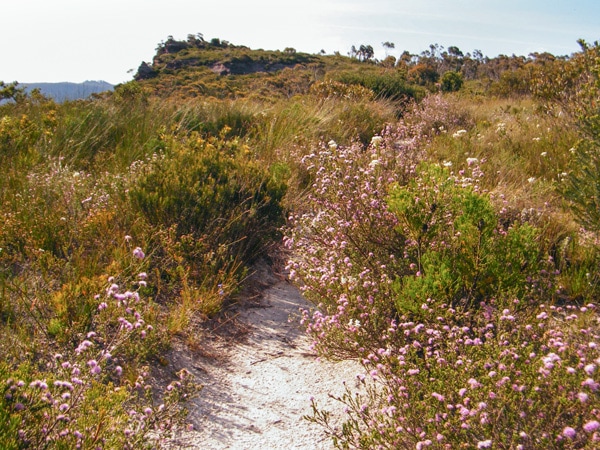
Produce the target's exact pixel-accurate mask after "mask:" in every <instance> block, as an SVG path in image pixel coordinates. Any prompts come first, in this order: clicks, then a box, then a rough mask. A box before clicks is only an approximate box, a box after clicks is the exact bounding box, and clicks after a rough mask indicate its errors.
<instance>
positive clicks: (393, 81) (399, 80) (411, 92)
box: [334, 71, 422, 101]
mask: <svg viewBox="0 0 600 450" xmlns="http://www.w3.org/2000/svg"><path fill="white" fill-rule="evenodd" d="M334 80H335V81H338V82H340V83H345V84H349V85H359V86H362V87H365V88H368V89H370V90H371V91H373V93H374V94H375V96H376V97H379V98H385V99H389V100H394V101H408V100H410V99H415V98H416V99H418V98H421V97H422V92H421V91H420V90H418V89H416V88H415V87H413V86H410V85H409V84H408V83H407V81H406V78H405V77H404V76H403V75H402V73H401V72H391V73H388V72H382V73H378V72H374V71H360V72H341V73H339V74H337V75H336V76H335V79H334Z"/></svg>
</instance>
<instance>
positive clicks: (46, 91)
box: [22, 81, 114, 102]
mask: <svg viewBox="0 0 600 450" xmlns="http://www.w3.org/2000/svg"><path fill="white" fill-rule="evenodd" d="M22 87H24V88H25V90H26V91H27V92H30V91H32V90H33V89H39V90H40V92H41V93H42V94H43V95H45V96H47V97H51V98H53V99H54V100H55V101H57V102H64V101H67V100H78V99H84V98H87V97H89V96H90V95H92V94H99V93H101V92H106V91H112V90H113V89H114V86H113V85H112V84H110V83H107V82H106V81H84V82H83V83H71V82H61V83H23V84H22Z"/></svg>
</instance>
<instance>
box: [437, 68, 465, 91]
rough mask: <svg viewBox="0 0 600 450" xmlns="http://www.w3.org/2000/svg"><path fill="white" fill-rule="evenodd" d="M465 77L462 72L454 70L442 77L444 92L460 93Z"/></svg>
mask: <svg viewBox="0 0 600 450" xmlns="http://www.w3.org/2000/svg"><path fill="white" fill-rule="evenodd" d="M463 82H464V80H463V77H462V75H461V74H460V72H454V71H452V70H450V71H448V72H446V73H444V75H442V80H441V83H442V91H443V92H456V91H459V90H460V88H461V87H462V85H463Z"/></svg>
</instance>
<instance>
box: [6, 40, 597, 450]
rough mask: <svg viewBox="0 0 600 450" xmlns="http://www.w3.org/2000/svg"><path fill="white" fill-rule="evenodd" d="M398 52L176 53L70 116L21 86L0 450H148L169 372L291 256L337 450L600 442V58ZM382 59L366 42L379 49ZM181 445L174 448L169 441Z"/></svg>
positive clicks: (164, 411)
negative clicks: (275, 263) (359, 388)
mask: <svg viewBox="0 0 600 450" xmlns="http://www.w3.org/2000/svg"><path fill="white" fill-rule="evenodd" d="M581 44H582V48H581V51H580V52H578V53H575V54H573V55H571V56H570V57H562V58H559V57H554V56H553V55H549V54H542V55H539V54H536V55H530V56H529V57H527V58H525V57H523V58H521V57H497V58H494V59H489V58H484V57H483V55H481V54H480V52H474V55H469V54H467V55H466V56H465V55H463V54H462V52H461V51H460V50H459V49H457V48H455V47H450V48H449V49H448V51H444V50H443V48H441V47H439V46H431V48H430V49H429V50H427V51H425V52H423V53H422V54H421V55H408V54H407V53H406V52H405V53H404V54H403V55H402V57H401V58H399V60H398V61H396V59H395V58H394V57H391V59H390V57H388V58H386V59H385V60H384V61H375V60H373V59H372V55H370V54H369V52H367V51H366V50H368V49H367V48H366V47H365V51H364V52H362V50H360V49H359V50H358V51H357V52H358V53H356V54H353V55H351V56H350V57H344V56H341V55H339V54H338V55H306V54H299V53H297V52H295V51H294V50H293V49H286V51H284V52H265V51H261V50H258V51H254V50H249V49H247V48H245V47H240V46H233V45H232V44H229V43H227V42H224V41H220V40H218V39H217V40H214V39H213V40H212V41H210V42H207V41H204V39H202V37H201V36H198V37H195V36H190V37H189V38H188V40H187V41H175V40H174V39H172V38H169V39H168V40H167V42H165V43H161V44H160V45H159V48H158V49H157V56H156V57H155V60H154V62H153V63H152V64H143V65H142V67H140V71H139V72H138V75H137V76H136V79H137V81H132V82H130V83H126V84H123V85H121V86H118V87H117V88H116V89H115V92H114V93H110V94H105V95H101V96H96V97H95V98H94V99H91V100H86V101H76V102H66V103H62V104H57V103H55V102H53V101H51V100H48V99H46V98H44V97H42V96H40V95H38V94H36V93H35V92H34V93H32V94H29V95H26V94H24V93H23V92H22V91H20V90H19V89H18V86H15V85H7V84H4V83H3V84H2V85H0V92H1V94H2V97H3V98H7V99H11V100H12V101H11V102H9V103H5V104H2V105H0V163H1V165H0V167H1V169H0V170H1V171H2V176H1V177H0V205H1V210H2V216H3V221H2V223H1V224H0V388H1V389H2V397H1V398H0V443H2V447H3V448H7V449H18V448H49V449H50V448H57V449H58V448H143V447H144V446H152V445H159V443H160V440H161V439H162V437H163V436H168V434H169V432H170V430H171V429H172V428H173V427H176V426H182V424H184V423H185V421H184V416H185V410H184V409H183V408H184V406H185V402H186V400H188V399H189V398H191V397H192V396H194V395H197V394H198V393H199V395H201V392H199V387H198V386H197V385H195V383H194V380H192V379H191V377H189V376H187V374H186V373H185V372H182V373H179V374H173V379H172V380H169V381H168V382H165V383H162V385H161V383H158V382H156V381H151V380H152V378H153V377H152V371H153V367H156V366H158V365H165V364H168V361H167V360H166V359H165V357H164V355H165V352H166V351H167V349H168V348H169V346H170V345H171V344H172V343H173V342H174V341H175V340H178V341H181V342H184V343H186V344H188V345H190V346H201V345H202V335H203V331H202V330H203V326H204V325H203V324H205V323H206V322H207V321H210V320H211V318H213V317H215V316H216V315H218V314H219V311H220V310H221V309H222V308H223V306H224V304H225V303H226V302H228V301H233V300H235V299H236V293H237V292H238V291H239V289H240V287H241V286H243V283H244V280H245V278H246V276H247V275H248V273H249V271H251V270H252V264H253V263H254V262H255V261H256V260H257V258H259V257H265V256H266V257H267V258H269V257H274V256H276V258H273V259H274V260H281V259H282V258H285V259H286V260H287V261H288V263H287V268H288V270H289V275H290V278H291V279H292V280H293V281H294V282H295V283H297V284H298V286H299V287H300V288H301V289H302V291H303V293H304V295H305V296H306V297H307V298H308V299H309V300H311V301H312V302H314V304H315V309H314V310H313V311H306V312H305V313H304V318H303V323H304V325H305V326H306V329H307V332H308V333H309V334H310V335H311V336H312V337H314V348H315V350H317V351H318V352H319V353H320V354H321V355H323V356H324V357H331V358H356V359H358V360H359V361H361V362H362V365H363V367H364V373H361V374H358V376H357V380H358V382H360V383H363V384H364V386H365V390H364V393H363V394H361V395H355V394H354V393H353V392H352V390H351V386H352V383H350V382H349V383H348V386H349V390H348V393H347V395H345V396H344V397H342V398H340V399H339V400H340V402H341V403H343V404H344V405H345V408H346V411H347V422H346V423H345V425H344V427H343V428H342V429H340V430H334V429H332V428H330V427H329V423H328V415H327V411H323V410H321V409H320V408H319V405H317V404H314V405H313V409H314V414H313V415H312V416H310V417H308V418H307V419H308V420H312V421H315V422H317V423H319V424H322V425H323V426H324V427H325V428H326V429H328V430H329V431H330V432H331V435H332V439H333V442H334V444H335V445H336V446H337V447H338V448H365V449H371V448H373V449H376V448H390V449H392V448H393V449H396V448H418V449H423V448H448V449H451V448H452V449H453V448H498V449H509V448H510V449H513V448H515V449H516V448H521V449H537V448H565V449H567V448H569V449H570V448H573V449H575V448H589V449H592V448H597V447H598V441H599V440H600V397H599V396H600V390H599V389H600V384H599V383H600V379H599V378H598V373H600V368H599V366H600V349H599V347H598V345H600V344H599V342H598V334H599V329H600V328H599V327H600V324H599V323H598V308H599V307H600V306H598V295H599V285H598V282H599V280H600V278H599V277H600V272H599V270H598V263H599V253H598V235H597V233H598V230H599V229H600V212H599V211H600V209H599V205H600V200H598V199H599V197H600V187H599V184H598V179H599V175H600V158H599V156H598V155H599V145H600V122H599V119H598V117H599V116H598V98H599V95H598V94H599V89H600V81H599V78H598V77H599V73H600V72H599V71H600V49H599V47H598V45H597V44H594V45H588V44H585V43H583V42H582V43H581ZM362 48H363V46H361V49H362ZM157 442H158V444H157Z"/></svg>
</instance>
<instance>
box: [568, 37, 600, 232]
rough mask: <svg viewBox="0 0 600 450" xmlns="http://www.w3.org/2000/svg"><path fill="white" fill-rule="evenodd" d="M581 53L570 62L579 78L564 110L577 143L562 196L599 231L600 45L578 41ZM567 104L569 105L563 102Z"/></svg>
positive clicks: (592, 228)
mask: <svg viewBox="0 0 600 450" xmlns="http://www.w3.org/2000/svg"><path fill="white" fill-rule="evenodd" d="M581 44H582V47H583V52H582V54H581V55H580V57H579V58H577V59H575V60H574V61H573V62H572V65H573V68H572V69H571V73H575V74H576V75H578V83H577V85H576V86H577V87H576V89H575V90H574V92H570V93H569V92H566V93H564V95H566V96H567V97H566V98H564V97H563V99H562V102H561V103H562V104H563V106H564V109H565V110H566V111H567V112H568V113H570V114H571V115H573V116H575V118H576V120H577V125H578V131H579V134H580V137H581V139H580V141H579V142H578V144H577V145H576V146H575V147H573V148H572V150H571V151H572V153H573V159H572V164H571V166H570V170H569V176H568V178H567V181H568V184H567V186H566V189H565V190H564V193H565V195H566V197H567V198H568V199H569V200H570V201H571V202H572V205H573V209H574V211H575V213H576V215H577V218H578V220H579V221H580V223H581V224H582V225H583V226H585V227H586V228H587V229H589V230H591V231H594V232H598V231H600V185H599V184H598V180H599V177H598V175H599V174H600V106H599V105H598V96H599V95H600V44H598V43H597V42H596V43H594V45H592V46H590V45H588V44H586V43H585V42H581ZM569 94H570V95H569ZM566 101H568V102H566Z"/></svg>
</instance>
